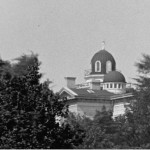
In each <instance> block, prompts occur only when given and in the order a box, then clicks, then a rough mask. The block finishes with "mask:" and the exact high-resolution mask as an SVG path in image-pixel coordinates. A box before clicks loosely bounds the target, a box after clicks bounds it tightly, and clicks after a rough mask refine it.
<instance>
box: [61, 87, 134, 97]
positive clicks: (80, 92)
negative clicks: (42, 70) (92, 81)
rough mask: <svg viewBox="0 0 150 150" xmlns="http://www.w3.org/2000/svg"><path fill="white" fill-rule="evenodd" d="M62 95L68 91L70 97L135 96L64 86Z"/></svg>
mask: <svg viewBox="0 0 150 150" xmlns="http://www.w3.org/2000/svg"><path fill="white" fill-rule="evenodd" d="M59 93H60V96H61V95H62V96H63V93H68V95H70V97H69V99H76V98H77V99H78V98H79V99H80V98H81V99H82V98H83V99H90V100H94V99H97V100H117V99H121V98H124V97H133V94H132V93H125V94H114V93H111V92H108V91H106V90H91V89H87V88H84V89H75V88H67V87H63V88H62V89H61V90H60V91H59ZM65 97H66V95H65Z"/></svg>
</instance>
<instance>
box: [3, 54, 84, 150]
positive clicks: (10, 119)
mask: <svg viewBox="0 0 150 150" xmlns="http://www.w3.org/2000/svg"><path fill="white" fill-rule="evenodd" d="M18 60H19V62H18V63H17V64H15V65H13V66H11V65H10V64H9V65H8V64H7V63H6V64H4V65H5V66H7V65H8V66H10V68H11V69H12V70H13V73H12V74H11V73H10V75H11V78H1V79H0V85H1V86H0V148H4V149H5V148H15V149H16V148H21V149H23V148H74V147H75V146H77V145H78V144H79V143H80V142H79V141H80V140H81V139H78V138H77V133H78V131H76V130H74V129H73V128H72V127H71V126H70V125H69V124H67V123H63V122H62V123H60V121H57V119H58V118H60V119H61V118H63V119H65V118H66V117H67V114H68V107H67V106H66V104H65V101H64V100H61V99H60V98H59V95H57V94H54V93H53V91H51V90H50V89H49V83H48V82H44V83H40V82H39V80H40V78H41V73H39V65H40V63H39V60H38V57H37V55H33V54H32V55H31V56H23V57H21V58H19V59H18ZM4 65H3V66H4ZM5 68H6V67H5ZM10 68H9V69H10ZM6 70H7V69H6ZM6 70H4V72H6Z"/></svg>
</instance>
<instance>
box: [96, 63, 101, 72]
mask: <svg viewBox="0 0 150 150" xmlns="http://www.w3.org/2000/svg"><path fill="white" fill-rule="evenodd" d="M95 72H101V62H100V61H96V62H95Z"/></svg>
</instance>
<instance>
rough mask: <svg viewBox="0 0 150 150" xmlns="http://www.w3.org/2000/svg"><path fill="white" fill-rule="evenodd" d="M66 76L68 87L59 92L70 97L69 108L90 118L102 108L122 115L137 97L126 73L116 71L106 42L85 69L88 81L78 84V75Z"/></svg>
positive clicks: (116, 114) (114, 114) (68, 99)
mask: <svg viewBox="0 0 150 150" xmlns="http://www.w3.org/2000/svg"><path fill="white" fill-rule="evenodd" d="M65 79H66V87H63V88H62V89H61V90H60V91H59V93H60V96H61V97H66V98H67V101H68V105H69V110H70V111H71V112H73V113H76V114H80V115H85V116H87V117H89V118H91V119H92V118H93V117H94V115H95V113H96V111H101V110H102V108H103V107H105V108H106V110H112V112H113V117H116V116H118V115H121V114H123V113H124V112H125V106H126V105H127V104H129V102H130V101H131V100H133V99H134V97H133V94H132V93H129V92H128V91H127V82H126V79H125V77H124V75H123V74H122V73H121V72H120V71H117V70H116V61H115V59H114V57H113V56H112V54H110V53H109V52H108V51H106V50H105V43H104V42H103V43H102V48H101V50H100V51H98V52H97V53H95V54H94V56H93V57H92V59H91V69H90V70H86V71H85V74H84V79H85V83H83V84H76V82H75V80H76V77H65Z"/></svg>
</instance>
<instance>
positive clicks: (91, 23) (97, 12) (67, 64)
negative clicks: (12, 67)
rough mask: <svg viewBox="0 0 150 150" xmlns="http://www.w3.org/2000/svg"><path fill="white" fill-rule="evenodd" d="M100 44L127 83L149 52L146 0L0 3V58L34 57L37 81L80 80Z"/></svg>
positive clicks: (8, 0) (58, 84) (148, 0)
mask: <svg viewBox="0 0 150 150" xmlns="http://www.w3.org/2000/svg"><path fill="white" fill-rule="evenodd" d="M103 40H104V41H105V42H106V50H107V51H109V52H110V53H111V54H112V55H113V56H114V58H115V60H116V64H117V69H118V70H121V72H122V73H123V74H124V75H125V77H126V80H127V81H128V82H132V80H131V78H133V77H135V76H136V75H137V73H136V68H135V66H134V64H135V62H136V61H138V60H139V59H140V58H141V53H146V54H150V0H0V55H1V57H2V59H4V60H11V59H13V58H16V57H18V56H20V55H22V54H23V53H25V54H29V53H30V51H33V52H34V53H38V54H39V59H40V61H41V62H42V65H41V71H42V72H43V73H44V77H43V79H46V78H49V79H50V80H53V81H54V85H56V86H55V87H54V90H59V89H60V88H61V87H62V86H64V85H65V81H64V77H66V76H73V77H77V83H81V82H84V70H85V69H90V61H91V58H92V56H93V55H94V54H95V53H96V52H97V51H99V50H100V49H101V42H102V41H103Z"/></svg>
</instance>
